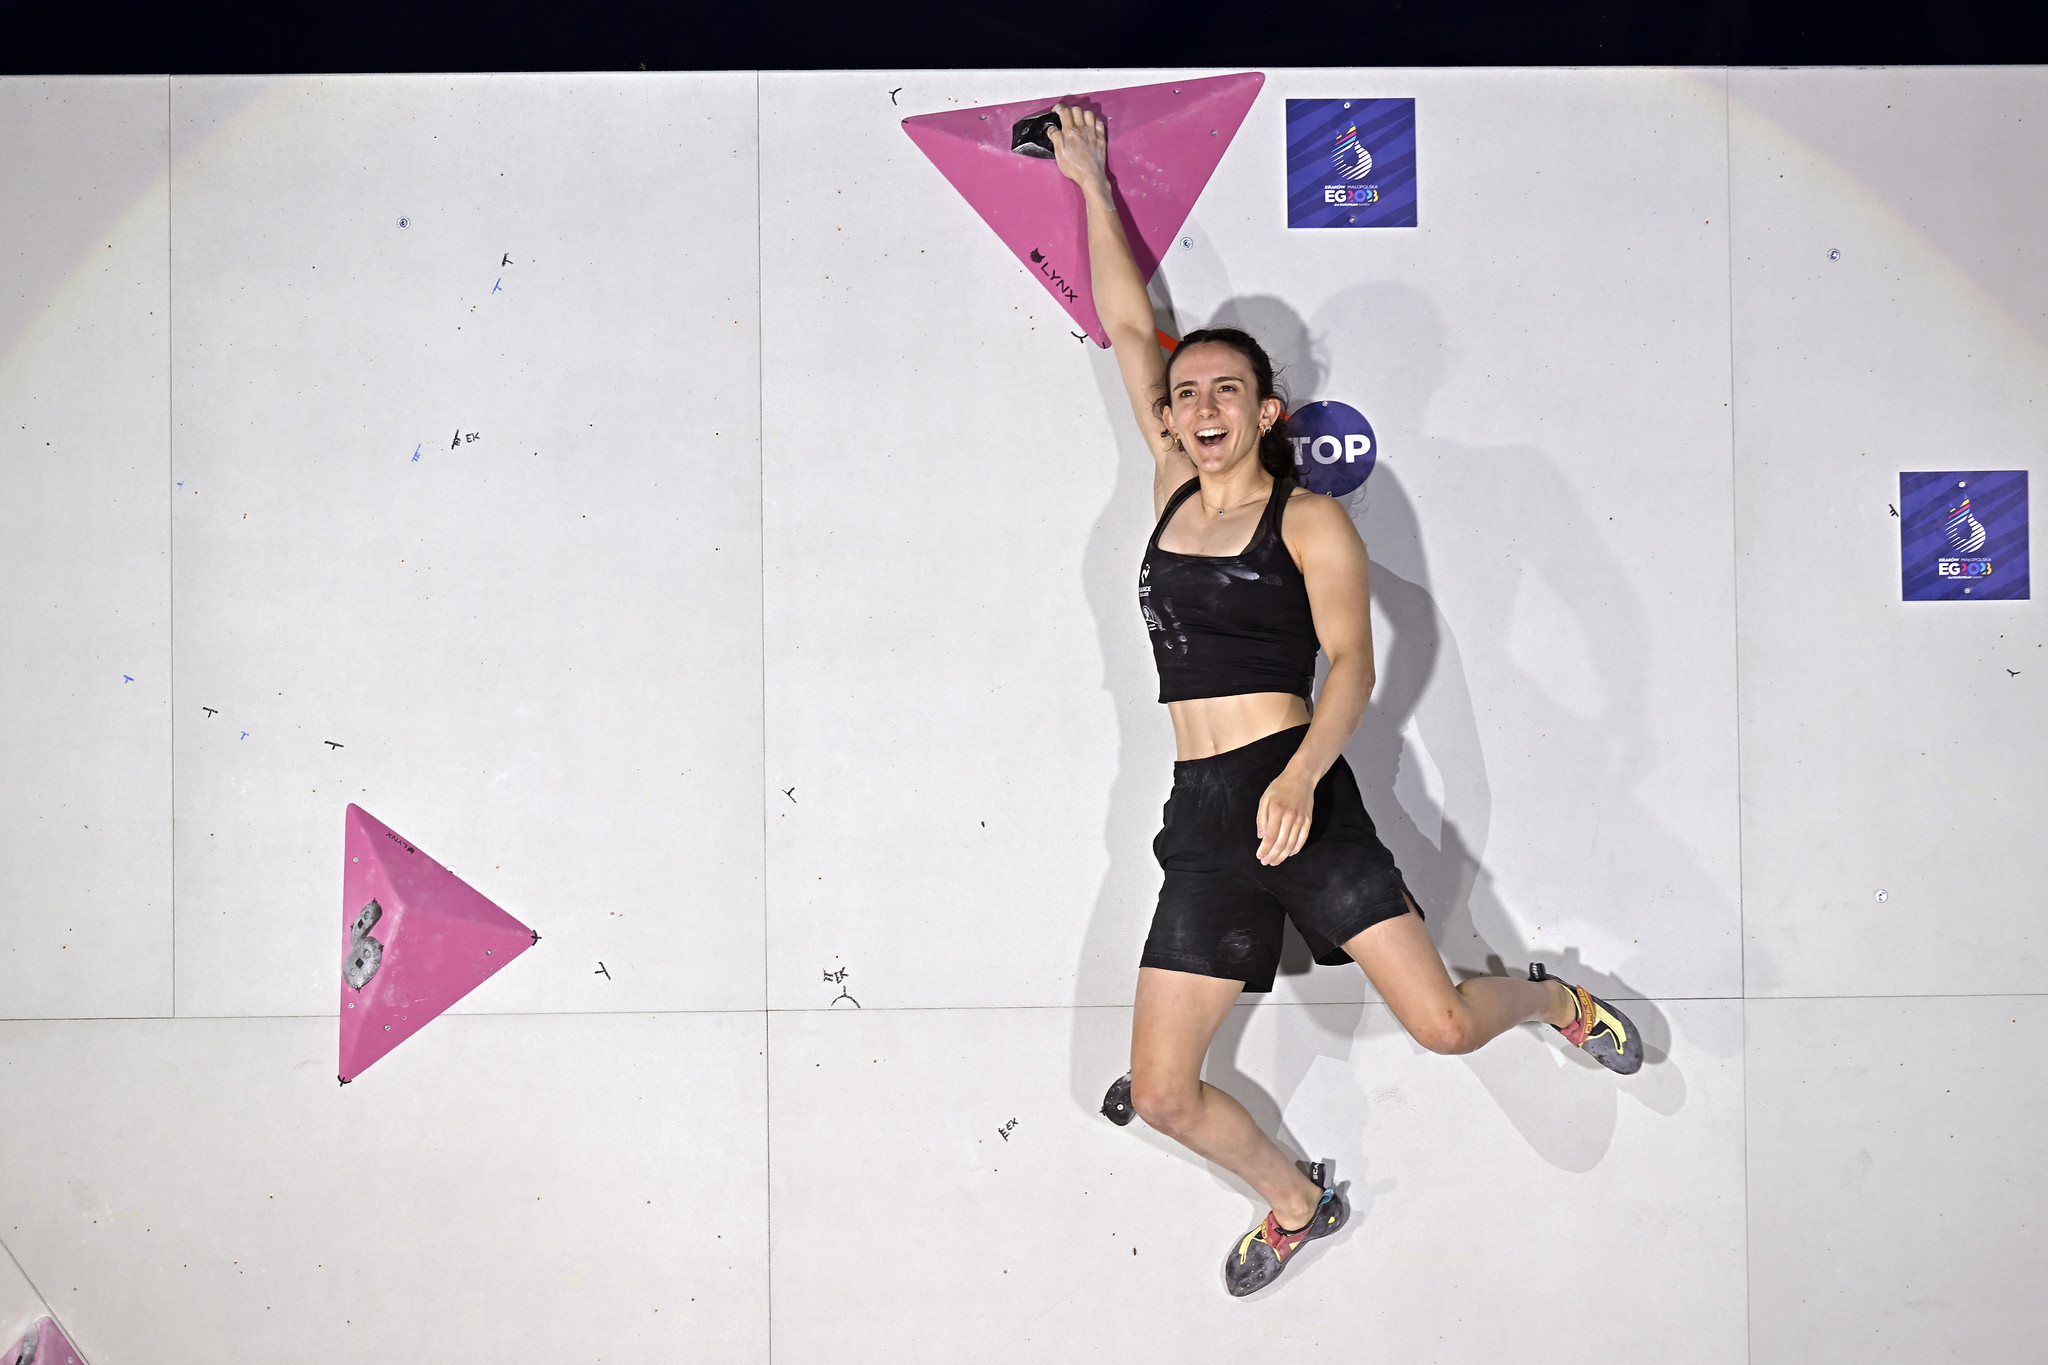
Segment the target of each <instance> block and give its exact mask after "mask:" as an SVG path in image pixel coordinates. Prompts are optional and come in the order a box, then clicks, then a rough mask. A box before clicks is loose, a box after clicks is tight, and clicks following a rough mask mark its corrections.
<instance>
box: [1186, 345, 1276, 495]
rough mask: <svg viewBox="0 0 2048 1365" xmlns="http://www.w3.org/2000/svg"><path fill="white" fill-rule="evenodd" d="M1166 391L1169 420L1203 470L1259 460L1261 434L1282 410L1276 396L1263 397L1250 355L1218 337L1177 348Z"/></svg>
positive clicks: (1218, 470)
mask: <svg viewBox="0 0 2048 1365" xmlns="http://www.w3.org/2000/svg"><path fill="white" fill-rule="evenodd" d="M1166 394H1167V411H1166V420H1167V424H1168V425H1169V426H1170V427H1171V428H1172V429H1173V434H1174V435H1175V436H1177V437H1179V438H1180V443H1181V447H1182V448H1183V449H1185V450H1186V451H1187V453H1188V458H1189V459H1190V460H1193V461H1194V462H1195V467H1196V468H1198V469H1200V470H1201V471H1202V472H1203V473H1205V474H1220V473H1222V472H1223V471H1224V470H1226V469H1229V468H1231V467H1233V466H1235V465H1236V464H1237V463H1238V462H1239V461H1241V460H1245V459H1247V458H1249V459H1257V458H1258V453H1259V436H1260V435H1261V433H1262V432H1263V431H1264V429H1265V428H1266V427H1269V426H1271V425H1272V424H1273V422H1274V420H1275V419H1276V418H1278V417H1279V415H1280V400H1279V399H1278V398H1267V399H1263V400H1262V399H1260V397H1259V384H1258V379H1257V377H1256V375H1254V373H1253V371H1252V363H1251V358H1250V357H1249V356H1247V355H1245V354H1244V352H1242V351H1240V350H1238V349H1237V348H1236V347H1235V346H1231V345H1227V344H1225V343H1224V342H1220V341H1203V342H1198V343H1196V344H1195V345H1193V346H1183V347H1182V348H1181V349H1180V350H1179V351H1177V352H1175V353H1174V357H1173V364H1172V367H1171V369H1170V370H1169V373H1168V378H1167V390H1166Z"/></svg>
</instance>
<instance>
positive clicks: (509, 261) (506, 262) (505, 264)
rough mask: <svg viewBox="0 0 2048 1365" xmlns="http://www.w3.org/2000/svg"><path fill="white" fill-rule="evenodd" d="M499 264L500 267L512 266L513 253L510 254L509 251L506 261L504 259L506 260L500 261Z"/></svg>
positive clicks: (506, 254)
mask: <svg viewBox="0 0 2048 1365" xmlns="http://www.w3.org/2000/svg"><path fill="white" fill-rule="evenodd" d="M498 264H499V265H500V266H507V265H510V264H512V253H511V252H509V251H508V252H506V253H505V259H504V260H502V261H499V262H498Z"/></svg>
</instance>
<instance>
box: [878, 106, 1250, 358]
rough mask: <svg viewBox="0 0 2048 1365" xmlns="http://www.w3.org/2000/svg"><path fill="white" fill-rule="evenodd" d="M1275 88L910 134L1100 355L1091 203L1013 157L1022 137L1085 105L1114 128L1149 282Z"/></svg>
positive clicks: (995, 115) (932, 125)
mask: <svg viewBox="0 0 2048 1365" xmlns="http://www.w3.org/2000/svg"><path fill="white" fill-rule="evenodd" d="M1265 82H1266V78H1265V76H1264V75H1263V74H1262V73H1260V72H1257V71H1247V72H1243V73H1241V74H1238V75H1234V76H1206V77H1203V78H1202V79H1200V80H1189V81H1175V82H1170V83H1168V84H1165V85H1133V86H1127V87H1125V88H1124V89H1121V90H1098V91H1095V92H1094V93H1092V94H1086V95H1069V96H1065V97H1063V98H1061V99H1059V100H1055V99H1052V98H1046V99H1040V100H1025V101H1023V102H1021V103H1017V104H991V105H985V106H983V107H981V108H978V109H949V110H947V111H946V112H944V113H942V114H920V115H918V116H917V117H915V118H907V119H905V120H903V131H904V132H906V133H908V134H910V140H911V141H912V142H915V143H916V144H917V145H918V148H919V150H921V151H922V152H923V153H924V154H925V155H926V156H928V157H930V158H931V161H932V164H933V165H934V166H937V167H938V168H939V173H940V174H941V175H944V176H945V177H946V179H948V180H950V181H952V182H953V188H954V189H956V190H959V191H960V193H961V194H962V195H964V196H965V197H966V199H967V202H968V203H969V204H970V205H972V206H973V208H974V211H975V212H976V213H978V214H980V215H981V216H982V218H983V220H984V221H986V222H987V223H988V225H989V226H990V227H992V228H994V229H995V230H996V236H998V237H1000V238H1002V239H1003V243H1004V245H1006V246H1008V247H1009V248H1010V250H1011V251H1013V252H1015V253H1016V255H1017V259H1018V260H1020V261H1022V262H1023V263H1024V268H1025V269H1027V270H1029V271H1030V272H1031V273H1032V274H1034V275H1036V276H1037V277H1038V279H1039V283H1041V284H1043V285H1044V286H1045V287H1046V289H1047V290H1049V291H1050V292H1051V293H1052V296H1053V297H1054V298H1056V299H1058V300H1059V302H1060V306H1061V307H1063V308H1065V309H1066V310H1067V312H1068V313H1069V314H1070V315H1071V316H1072V317H1073V319H1074V321H1075V322H1076V323H1078V324H1079V325H1080V327H1081V329H1082V330H1083V331H1085V332H1087V333H1088V335H1089V336H1090V337H1093V338H1094V340H1095V344H1096V345H1098V346H1107V345H1109V338H1108V336H1107V335H1106V334H1105V333H1104V332H1103V330H1102V322H1101V320H1100V319H1099V318H1097V317H1096V316H1095V299H1094V296H1093V294H1092V293H1091V291H1090V289H1089V285H1088V218H1087V213H1086V210H1085V209H1084V207H1083V206H1082V203H1081V191H1080V190H1079V189H1077V188H1076V187H1075V185H1074V182H1073V181H1071V180H1069V179H1067V178H1066V177H1065V176H1064V175H1061V174H1060V170H1059V167H1058V166H1056V165H1054V164H1053V163H1052V162H1050V161H1045V160H1040V159H1039V158H1036V157H1029V156H1023V155H1020V154H1019V153H1017V152H1014V151H1012V150H1011V149H1010V135H1011V130H1012V128H1013V127H1014V126H1015V125H1016V124H1017V122H1018V121H1019V120H1020V119H1025V118H1029V117H1030V116H1032V115H1034V114H1042V113H1044V112H1045V111H1046V110H1048V109H1050V108H1052V106H1053V105H1054V104H1055V103H1066V104H1078V105H1080V106H1081V107H1082V108H1085V109H1092V110H1094V111H1095V112H1096V113H1098V114H1101V115H1102V116H1103V118H1104V119H1106V120H1107V121H1108V123H1109V176H1110V181H1111V183H1113V184H1114V185H1115V186H1116V190H1117V201H1118V202H1117V208H1118V210H1119V214H1120V216H1121V217H1122V218H1123V222H1124V235H1125V236H1126V237H1128V238H1129V239H1130V242H1131V254H1132V255H1134V256H1136V257H1137V259H1138V271H1139V273H1140V274H1141V275H1143V276H1144V278H1145V279H1146V280H1147V281H1150V280H1151V278H1152V275H1153V272H1154V271H1156V270H1158V268H1159V259H1160V257H1161V256H1162V255H1163V254H1164V253H1165V251H1166V248H1167V247H1168V246H1169V245H1171V244H1172V242H1173V239H1174V238H1175V237H1176V236H1177V235H1179V233H1180V230H1181V226H1182V224H1184V223H1186V222H1187V220H1188V213H1189V212H1190V211H1191V210H1192V209H1193V208H1194V207H1195V200H1196V199H1198V198H1200V197H1201V194H1202V188H1203V187H1204V186H1205V185H1207V184H1208V183H1209V177H1210V175H1211V174H1213V173H1214V172H1215V170H1216V164H1217V163H1218V162H1220V161H1221V160H1222V159H1223V152H1224V149H1225V148H1227V147H1229V146H1230V140H1231V138H1233V137H1235V136H1236V135H1237V130H1238V127H1239V125H1241V124H1242V123H1243V122H1244V119H1245V115H1246V113H1248V112H1249V111H1250V109H1251V107H1252V101H1253V100H1255V99H1257V98H1258V94H1259V87H1260V86H1262V85H1264V84H1265Z"/></svg>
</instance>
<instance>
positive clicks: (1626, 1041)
mask: <svg viewBox="0 0 2048 1365" xmlns="http://www.w3.org/2000/svg"><path fill="white" fill-rule="evenodd" d="M1529 979H1530V980H1531V981H1556V982H1557V984H1558V985H1560V986H1562V987H1564V988H1565V989H1566V990H1568V991H1570V992H1571V993H1572V1005H1573V1007H1574V1008H1576V1009H1577V1010H1578V1012H1579V1017H1578V1018H1577V1019H1574V1020H1573V1021H1572V1022H1571V1023H1569V1024H1567V1025H1566V1026H1565V1027H1563V1028H1558V1029H1557V1031H1558V1032H1559V1033H1562V1034H1563V1035H1564V1040H1565V1041H1566V1042H1567V1043H1570V1044H1571V1045H1572V1046H1573V1047H1576V1048H1582V1049H1584V1050H1585V1051H1586V1052H1588V1053H1590V1054H1591V1055H1592V1057H1593V1060H1594V1061H1596V1062H1598V1063H1600V1065H1602V1066H1604V1067H1606V1068H1607V1069H1608V1070H1609V1071H1612V1072H1615V1073H1617V1074H1619V1075H1623V1076H1633V1075H1635V1074H1636V1072H1638V1071H1640V1070H1642V1067H1643V1039H1642V1035H1641V1034H1639V1033H1637V1032H1636V1026H1635V1025H1634V1024H1632V1023H1630V1022H1629V1017H1628V1016H1627V1015H1626V1014H1623V1013H1622V1012H1621V1011H1620V1010H1618V1009H1616V1008H1614V1006H1612V1005H1610V1004H1608V1003H1607V1002H1606V1001H1605V1000H1602V999H1601V998H1600V997H1599V996H1597V995H1595V994H1593V992H1591V991H1589V990H1587V989H1585V988H1584V987H1583V986H1574V985H1572V984H1571V983H1570V982H1569V981H1560V980H1558V978H1557V977H1554V976H1552V975H1551V974H1550V973H1548V972H1546V971H1544V970H1543V964H1542V963H1541V962H1532V963H1530V964H1529ZM1551 1027H1552V1028H1557V1025H1555V1024H1552V1025H1551Z"/></svg>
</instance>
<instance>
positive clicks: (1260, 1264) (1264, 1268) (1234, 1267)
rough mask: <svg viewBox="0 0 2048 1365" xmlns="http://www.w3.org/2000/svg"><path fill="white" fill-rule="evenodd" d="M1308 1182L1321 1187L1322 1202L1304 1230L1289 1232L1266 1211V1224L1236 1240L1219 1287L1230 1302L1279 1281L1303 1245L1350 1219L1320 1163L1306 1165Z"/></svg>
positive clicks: (1339, 1192) (1348, 1206)
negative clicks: (1222, 1286)
mask: <svg viewBox="0 0 2048 1365" xmlns="http://www.w3.org/2000/svg"><path fill="white" fill-rule="evenodd" d="M1308 1178H1309V1179H1310V1180H1313V1181H1315V1182H1316V1184H1318V1185H1323V1198H1322V1202H1321V1203H1319V1204H1317V1205H1316V1211H1315V1213H1314V1214H1312V1215H1311V1216H1310V1217H1309V1220H1308V1223H1307V1225H1306V1226H1304V1227H1299V1228H1296V1229H1295V1230H1294V1231H1292V1232H1289V1231H1288V1230H1287V1229H1286V1228H1283V1227H1281V1226H1280V1220H1279V1219H1278V1218H1276V1217H1274V1216H1273V1213H1272V1211H1271V1210H1270V1209H1269V1210H1267V1212H1266V1221H1265V1222H1263V1223H1260V1224H1259V1225H1258V1226H1257V1227H1255V1228H1253V1229H1252V1230H1251V1231H1250V1232H1247V1233H1246V1234H1245V1235H1244V1236H1242V1237H1240V1238H1238V1239H1237V1244H1236V1245H1235V1246H1233V1247H1231V1249H1230V1254H1229V1255H1228V1256H1226V1257H1224V1258H1223V1284H1224V1287H1225V1288H1227V1289H1229V1290H1230V1294H1231V1297H1232V1298H1238V1299H1241V1298H1243V1297H1244V1296H1245V1295H1247V1294H1256V1293H1258V1292H1259V1291H1260V1290H1261V1289H1264V1288H1265V1287H1266V1286H1267V1285H1269V1284H1271V1283H1273V1281H1275V1280H1277V1279H1279V1278H1280V1272H1281V1271H1283V1270H1285V1269H1286V1268H1287V1263H1288V1262H1289V1261H1290V1260H1292V1259H1294V1254H1295V1253H1296V1252H1297V1251H1299V1250H1301V1248H1302V1247H1303V1245H1305V1244H1306V1243H1309V1242H1313V1241H1314V1240H1315V1239H1316V1238H1318V1237H1328V1236H1329V1235H1330V1234H1331V1233H1333V1232H1335V1231H1336V1230H1337V1229H1338V1228H1341V1227H1343V1226H1344V1220H1345V1219H1347V1218H1349V1217H1350V1216H1351V1203H1350V1201H1349V1200H1347V1199H1345V1197H1344V1191H1343V1190H1341V1189H1339V1188H1337V1187H1336V1186H1335V1185H1324V1184H1323V1163H1322V1162H1320V1161H1318V1162H1314V1163H1311V1164H1310V1166H1309V1168H1308Z"/></svg>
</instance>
